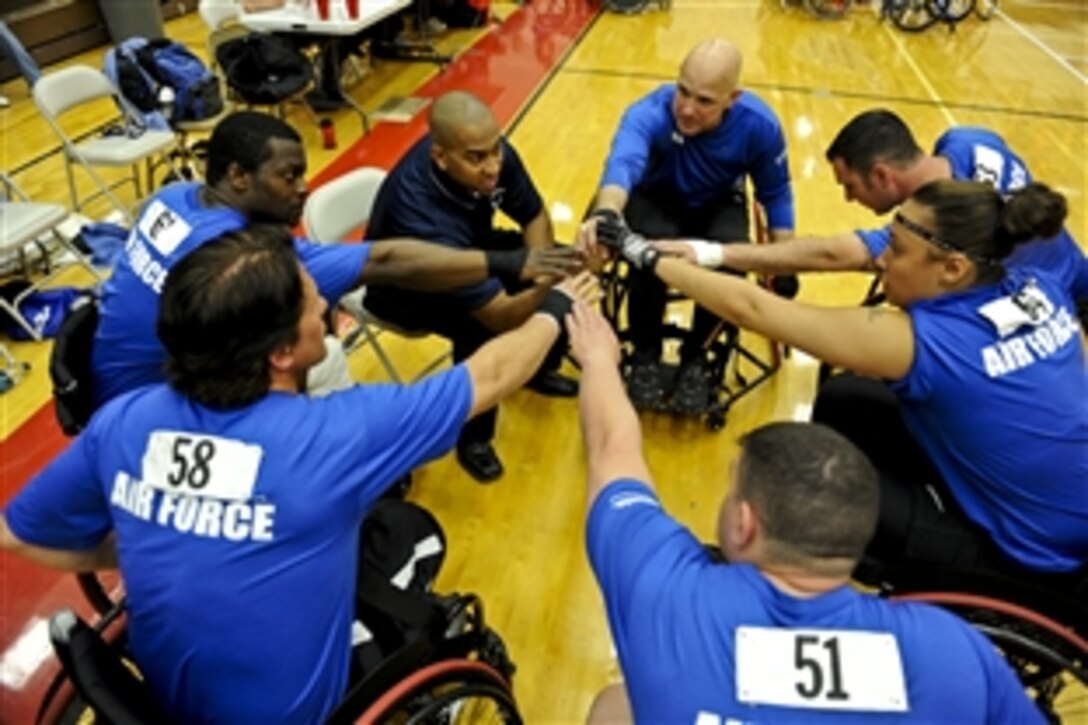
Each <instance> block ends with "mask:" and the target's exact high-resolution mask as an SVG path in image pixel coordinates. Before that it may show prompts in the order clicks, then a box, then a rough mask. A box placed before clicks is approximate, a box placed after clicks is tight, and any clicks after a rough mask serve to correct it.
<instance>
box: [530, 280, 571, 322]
mask: <svg viewBox="0 0 1088 725" xmlns="http://www.w3.org/2000/svg"><path fill="white" fill-rule="evenodd" d="M572 309H574V300H572V299H571V298H570V297H568V296H567V295H565V294H563V293H562V292H559V291H558V290H554V289H550V290H548V294H546V295H545V296H544V299H543V300H541V301H540V307H538V308H537V310H536V311H537V312H543V313H544V314H546V315H551V316H552V317H554V318H555V321H556V322H558V323H559V329H560V330H562V329H563V325H564V321H565V320H566V319H567V315H569V314H570V311H571V310H572Z"/></svg>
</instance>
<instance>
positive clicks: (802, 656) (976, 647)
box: [587, 480, 1043, 725]
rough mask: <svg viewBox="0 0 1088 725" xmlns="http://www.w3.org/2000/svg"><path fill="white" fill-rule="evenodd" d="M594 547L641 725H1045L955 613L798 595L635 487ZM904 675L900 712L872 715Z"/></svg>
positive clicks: (621, 497)
mask: <svg viewBox="0 0 1088 725" xmlns="http://www.w3.org/2000/svg"><path fill="white" fill-rule="evenodd" d="M587 545H588V549H589V556H590V561H591V563H592V565H593V570H594V572H595V573H596V576H597V581H598V583H599V584H600V587H601V590H602V592H603V593H604V599H605V606H606V608H607V611H608V622H609V625H610V627H611V630H612V639H613V641H614V642H615V644H616V650H617V652H618V653H619V659H620V666H621V668H622V670H623V676H624V680H625V683H626V687H627V693H628V695H629V696H630V700H631V706H632V708H633V711H634V716H635V722H647V723H649V722H653V723H666V722H668V723H696V722H697V723H700V725H702V724H703V723H706V724H707V725H709V724H710V723H718V724H719V725H720V724H721V723H726V722H786V721H791V722H805V723H819V722H829V721H839V720H849V721H853V722H881V721H884V722H955V723H997V722H1002V723H1006V722H1008V723H1011V722H1015V723H1041V722H1043V720H1042V717H1041V716H1040V714H1039V713H1038V711H1037V710H1036V709H1035V707H1034V705H1033V704H1032V703H1031V702H1030V701H1029V700H1028V699H1027V697H1026V696H1025V694H1024V690H1023V688H1022V687H1021V686H1020V683H1019V682H1018V681H1017V679H1016V676H1015V675H1014V674H1013V673H1012V671H1011V670H1010V669H1009V667H1008V666H1007V665H1006V663H1005V662H1003V661H1002V660H1001V659H1000V657H999V656H998V655H997V654H996V653H995V651H994V648H993V646H992V645H991V644H990V643H989V642H988V641H986V639H985V638H984V637H983V636H982V635H980V634H979V633H978V632H976V631H975V630H973V629H972V628H971V627H970V626H969V625H967V624H966V623H964V622H963V621H961V620H959V619H957V618H956V617H954V616H953V615H951V614H949V613H948V612H944V611H942V610H940V609H937V608H935V607H930V606H927V605H923V604H915V603H905V602H891V601H887V600H883V599H879V598H877V597H874V596H871V595H866V594H861V593H859V592H856V591H854V590H852V589H850V588H849V587H842V588H840V589H836V590H833V591H831V592H827V593H826V594H822V595H820V596H817V597H812V598H807V599H801V598H796V597H793V596H790V595H789V594H786V593H784V592H782V591H780V590H779V589H777V588H776V587H774V586H773V585H772V584H771V583H770V582H769V581H768V580H767V579H765V578H764V577H763V575H762V574H760V573H759V571H758V570H757V569H756V568H754V567H753V566H751V565H748V564H738V565H725V564H719V563H715V562H713V561H712V560H711V559H710V557H709V555H708V554H707V552H706V550H705V549H704V548H703V546H702V545H701V544H700V543H699V542H698V541H697V540H696V539H695V538H694V537H693V536H692V535H691V533H689V532H688V531H687V529H685V528H684V527H682V526H681V525H680V524H679V523H677V522H676V521H674V520H673V519H672V518H671V517H670V516H668V514H666V513H665V512H664V511H663V510H662V508H661V504H660V503H659V502H658V499H657V497H656V495H655V494H654V492H653V491H652V490H651V489H650V488H648V487H647V486H645V485H644V484H642V483H640V482H638V481H634V480H620V481H615V482H613V483H611V484H609V486H608V487H607V488H606V489H605V490H604V491H602V492H601V494H600V496H599V497H598V498H597V500H596V502H595V503H594V504H593V507H592V510H591V511H590V515H589V521H588V524H587ZM798 630H800V631H798ZM859 639H861V640H864V642H866V643H868V642H871V641H873V640H874V639H878V640H880V642H881V648H880V649H879V651H880V656H874V655H872V654H871V653H870V654H864V653H861V654H860V655H859V650H858V649H856V647H855V642H856V641H857V640H859ZM749 643H750V644H749ZM889 649H890V650H891V653H892V654H889ZM753 650H756V651H753ZM896 652H897V653H898V657H895V656H893V655H894V654H895V653H896ZM768 665H770V667H768ZM776 665H777V666H776ZM897 672H898V673H899V677H898V680H899V682H900V683H902V684H901V686H900V687H899V692H898V693H897V694H898V697H897V698H896V699H895V701H894V702H895V707H898V708H899V709H898V710H893V711H880V710H877V709H874V708H875V707H888V706H889V705H888V704H885V703H891V702H892V699H891V697H890V694H894V691H895V689H896V688H895V685H894V682H895V680H896V677H895V675H896V674H897ZM801 691H804V692H805V693H806V694H807V695H808V697H802V696H801V695H800V692H801ZM774 694H777V695H782V694H784V695H785V696H786V698H785V699H782V698H781V697H775V696H773V695H774ZM885 694H889V697H888V698H887V699H886V700H883V701H882V702H881V703H880V704H878V705H876V706H874V705H872V704H871V703H869V702H866V699H877V697H878V696H882V695H885ZM835 706H838V707H843V706H852V707H856V708H859V709H855V710H844V709H837V710H836V709H828V708H830V707H835Z"/></svg>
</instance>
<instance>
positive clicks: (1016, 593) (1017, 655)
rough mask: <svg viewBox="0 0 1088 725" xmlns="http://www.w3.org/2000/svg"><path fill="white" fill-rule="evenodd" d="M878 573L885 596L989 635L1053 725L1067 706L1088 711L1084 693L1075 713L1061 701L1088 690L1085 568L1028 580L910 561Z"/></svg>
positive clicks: (1087, 569) (1080, 713) (1087, 584)
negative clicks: (1075, 688)
mask: <svg viewBox="0 0 1088 725" xmlns="http://www.w3.org/2000/svg"><path fill="white" fill-rule="evenodd" d="M875 578H876V579H877V580H878V582H879V583H878V587H879V590H880V594H881V596H884V597H888V598H890V599H893V600H900V601H917V602H925V603H928V604H933V605H935V606H939V607H942V608H944V609H947V610H950V611H952V612H953V613H955V614H957V615H958V616H960V617H961V618H962V619H964V620H966V621H967V622H969V623H970V624H971V625H972V626H974V627H975V628H976V629H978V630H979V631H980V632H982V634H984V635H986V637H987V638H988V639H989V640H990V641H991V642H992V643H993V645H994V646H995V647H996V648H997V649H998V650H999V651H1000V652H1001V654H1002V655H1003V656H1004V657H1005V660H1006V661H1007V662H1008V663H1009V665H1010V666H1011V667H1012V669H1013V671H1014V672H1015V673H1016V676H1017V677H1018V678H1019V679H1020V682H1021V683H1022V684H1023V686H1024V689H1025V690H1026V691H1027V692H1028V694H1029V695H1030V696H1031V698H1032V699H1033V700H1034V701H1035V704H1036V705H1037V706H1038V708H1039V710H1040V711H1041V712H1042V713H1043V715H1044V716H1045V717H1046V718H1047V720H1048V721H1049V722H1054V723H1056V722H1061V711H1062V710H1066V713H1065V714H1067V715H1070V716H1071V718H1072V717H1078V718H1079V717H1083V716H1085V715H1086V714H1088V705H1085V704H1084V695H1083V694H1081V695H1079V699H1080V702H1079V704H1075V705H1073V707H1074V709H1075V710H1076V714H1072V713H1070V712H1068V710H1067V707H1066V706H1065V705H1062V704H1061V703H1060V702H1059V695H1060V694H1061V693H1062V692H1063V691H1064V690H1066V688H1067V687H1069V686H1070V685H1071V684H1073V683H1079V686H1080V687H1081V688H1085V687H1088V606H1086V605H1085V602H1086V601H1088V567H1082V568H1081V569H1080V570H1079V571H1078V572H1075V573H1073V574H1070V575H1064V576H1060V577H1054V576H1049V577H1044V576H1040V577H1034V578H1027V577H1025V576H1012V575H1009V574H1004V573H1000V572H993V571H982V570H974V569H970V570H968V569H958V568H940V567H933V566H929V565H922V564H910V563H907V564H898V565H890V566H884V567H879V571H878V573H876V576H875ZM867 583H868V582H867Z"/></svg>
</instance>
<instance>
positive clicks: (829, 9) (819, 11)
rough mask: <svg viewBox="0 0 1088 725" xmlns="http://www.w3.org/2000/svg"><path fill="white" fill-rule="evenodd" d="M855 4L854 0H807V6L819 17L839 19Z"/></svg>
mask: <svg viewBox="0 0 1088 725" xmlns="http://www.w3.org/2000/svg"><path fill="white" fill-rule="evenodd" d="M851 5H853V0H805V7H807V8H808V9H809V11H810V12H811V13H812V14H813V15H815V16H816V17H818V18H822V19H824V20H838V19H839V18H841V17H842V16H843V15H846V11H847V10H849V9H850V6H851Z"/></svg>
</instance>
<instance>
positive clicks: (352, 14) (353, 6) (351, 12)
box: [344, 0, 359, 20]
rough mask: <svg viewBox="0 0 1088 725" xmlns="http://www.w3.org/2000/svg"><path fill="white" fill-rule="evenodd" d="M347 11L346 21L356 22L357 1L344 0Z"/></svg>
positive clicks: (357, 14) (357, 13)
mask: <svg viewBox="0 0 1088 725" xmlns="http://www.w3.org/2000/svg"><path fill="white" fill-rule="evenodd" d="M344 5H345V6H347V9H348V20H356V19H357V18H358V17H359V0H344Z"/></svg>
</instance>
